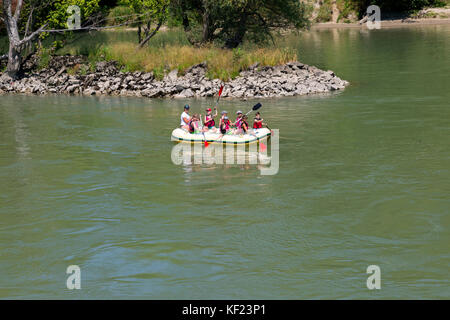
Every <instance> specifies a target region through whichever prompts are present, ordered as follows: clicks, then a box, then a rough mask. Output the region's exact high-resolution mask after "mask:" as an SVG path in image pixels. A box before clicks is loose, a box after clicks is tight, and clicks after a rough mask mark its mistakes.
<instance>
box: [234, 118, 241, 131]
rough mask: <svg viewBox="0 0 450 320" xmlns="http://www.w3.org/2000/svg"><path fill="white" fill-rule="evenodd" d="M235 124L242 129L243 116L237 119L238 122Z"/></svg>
mask: <svg viewBox="0 0 450 320" xmlns="http://www.w3.org/2000/svg"><path fill="white" fill-rule="evenodd" d="M234 125H235V126H236V128H238V129H240V128H241V126H242V118H238V119H236V122H235V123H234Z"/></svg>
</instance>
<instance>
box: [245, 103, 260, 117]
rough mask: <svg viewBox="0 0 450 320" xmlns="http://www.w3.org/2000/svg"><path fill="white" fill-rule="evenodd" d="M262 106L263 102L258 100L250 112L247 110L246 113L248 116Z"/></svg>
mask: <svg viewBox="0 0 450 320" xmlns="http://www.w3.org/2000/svg"><path fill="white" fill-rule="evenodd" d="M261 107H262V104H261V103H259V102H258V103H257V104H255V105H254V106H253V108H252V110H250V111H249V112H247V113H246V114H245V115H246V116H248V114H249V113H250V112H252V111H256V110H258V109H259V108H261Z"/></svg>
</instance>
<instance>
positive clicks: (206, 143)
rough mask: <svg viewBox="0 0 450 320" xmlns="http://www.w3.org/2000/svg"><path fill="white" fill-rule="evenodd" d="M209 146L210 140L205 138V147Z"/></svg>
mask: <svg viewBox="0 0 450 320" xmlns="http://www.w3.org/2000/svg"><path fill="white" fill-rule="evenodd" d="M208 146H209V143H208V141H206V140H205V148H207V147H208Z"/></svg>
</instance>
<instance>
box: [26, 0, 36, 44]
mask: <svg viewBox="0 0 450 320" xmlns="http://www.w3.org/2000/svg"><path fill="white" fill-rule="evenodd" d="M34 7H35V5H34V3H33V6H32V7H31V10H30V14H29V15H28V20H27V25H26V27H25V37H26V36H27V35H28V31H30V25H31V21H32V19H33V12H34Z"/></svg>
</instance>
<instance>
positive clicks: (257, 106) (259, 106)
mask: <svg viewBox="0 0 450 320" xmlns="http://www.w3.org/2000/svg"><path fill="white" fill-rule="evenodd" d="M261 107H262V104H261V103H259V102H258V103H257V104H255V105H254V106H253V111H256V110H258V109H259V108H261Z"/></svg>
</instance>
